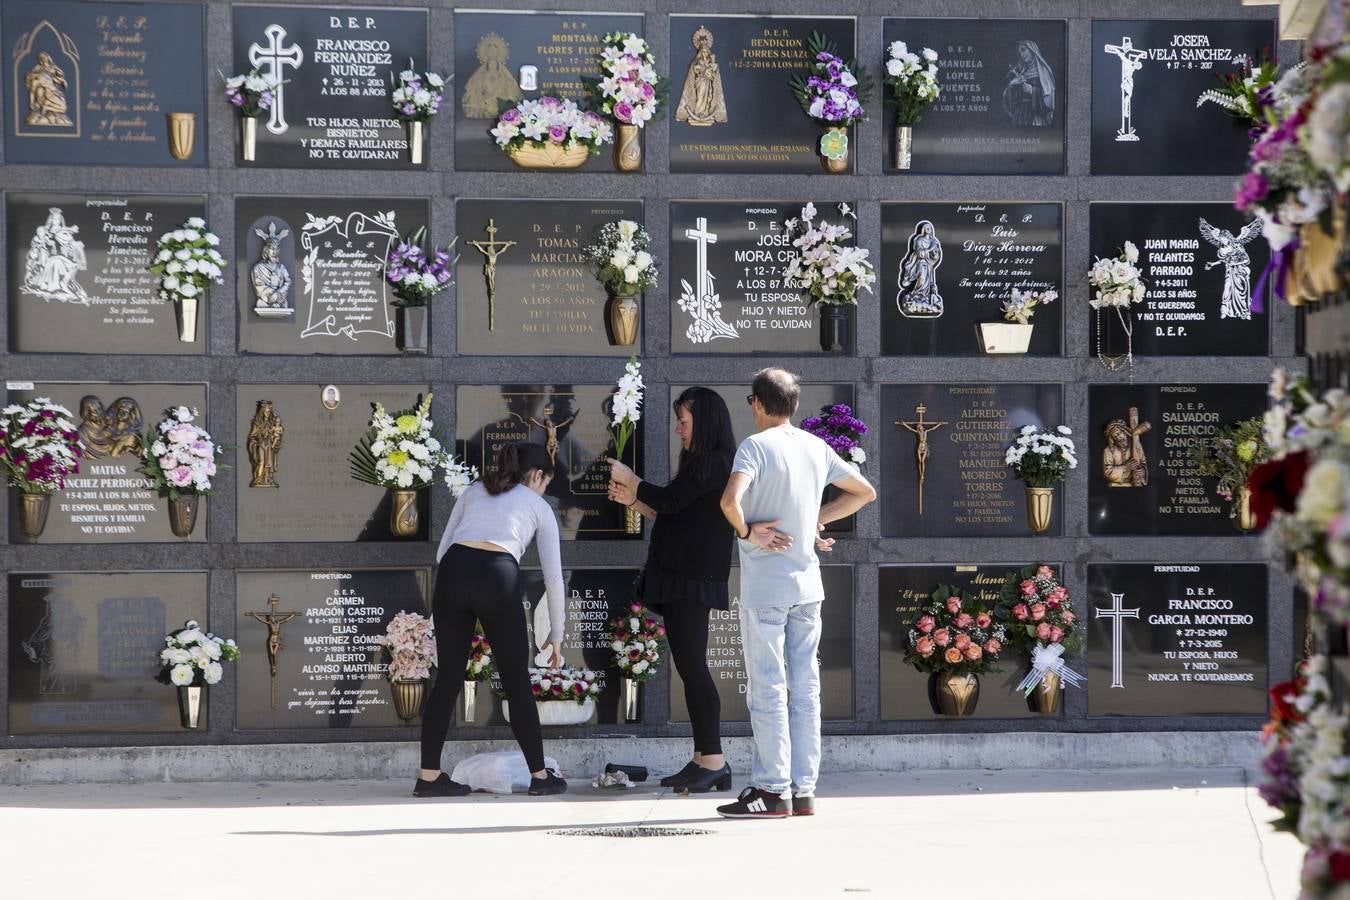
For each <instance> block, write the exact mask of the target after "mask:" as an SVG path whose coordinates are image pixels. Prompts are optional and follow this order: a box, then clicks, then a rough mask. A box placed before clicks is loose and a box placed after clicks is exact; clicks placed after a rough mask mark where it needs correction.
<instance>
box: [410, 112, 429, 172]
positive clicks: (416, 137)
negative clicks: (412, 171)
mask: <svg viewBox="0 0 1350 900" xmlns="http://www.w3.org/2000/svg"><path fill="white" fill-rule="evenodd" d="M407 125H408V161H409V162H411V163H412V164H413V165H414V166H420V165H421V164H422V146H423V137H424V133H425V131H426V123H425V122H423V121H421V120H420V119H411V120H409V121H408V123H407Z"/></svg>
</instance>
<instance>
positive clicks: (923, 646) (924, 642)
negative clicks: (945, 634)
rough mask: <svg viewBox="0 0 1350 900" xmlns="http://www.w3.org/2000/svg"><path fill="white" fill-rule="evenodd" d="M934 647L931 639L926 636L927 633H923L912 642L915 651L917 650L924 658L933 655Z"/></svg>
mask: <svg viewBox="0 0 1350 900" xmlns="http://www.w3.org/2000/svg"><path fill="white" fill-rule="evenodd" d="M934 649H936V648H935V647H934V646H933V639H932V638H930V637H928V636H927V635H924V636H923V637H921V638H919V639H918V640H917V641H915V642H914V650H915V652H917V653H918V654H919V655H920V656H922V657H924V658H925V659H926V658H927V657H930V656H932V655H933V650H934Z"/></svg>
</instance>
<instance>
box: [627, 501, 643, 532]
mask: <svg viewBox="0 0 1350 900" xmlns="http://www.w3.org/2000/svg"><path fill="white" fill-rule="evenodd" d="M623 530H624V531H626V532H628V533H629V534H642V513H640V512H638V509H637V507H636V506H626V507H624V510H623Z"/></svg>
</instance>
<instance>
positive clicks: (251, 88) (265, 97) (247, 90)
mask: <svg viewBox="0 0 1350 900" xmlns="http://www.w3.org/2000/svg"><path fill="white" fill-rule="evenodd" d="M220 77H221V78H222V79H223V80H224V82H225V99H226V100H228V101H229V102H230V105H231V106H233V107H234V108H235V109H237V110H239V114H240V115H242V116H244V117H245V118H249V119H256V118H257V117H258V116H260V115H262V114H263V113H265V112H267V111H268V110H269V109H271V108H272V104H273V102H275V100H276V96H277V90H278V89H279V88H280V87H281V82H280V81H277V80H276V79H275V78H273V77H271V76H270V75H263V74H261V73H260V72H259V71H258V70H257V69H251V70H250V71H249V73H248V74H247V75H231V76H230V77H228V78H226V77H225V74H224V73H221V76H220Z"/></svg>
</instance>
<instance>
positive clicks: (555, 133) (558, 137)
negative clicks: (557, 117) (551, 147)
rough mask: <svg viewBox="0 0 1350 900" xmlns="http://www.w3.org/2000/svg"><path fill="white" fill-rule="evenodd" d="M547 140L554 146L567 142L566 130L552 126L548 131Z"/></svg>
mask: <svg viewBox="0 0 1350 900" xmlns="http://www.w3.org/2000/svg"><path fill="white" fill-rule="evenodd" d="M548 136H549V139H550V140H552V141H553V143H555V144H561V143H562V142H563V141H565V140H567V129H566V128H564V127H563V126H561V125H552V126H550V127H549V129H548Z"/></svg>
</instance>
